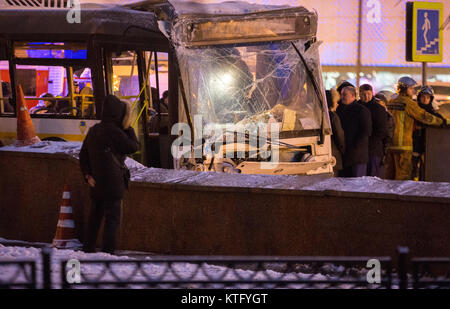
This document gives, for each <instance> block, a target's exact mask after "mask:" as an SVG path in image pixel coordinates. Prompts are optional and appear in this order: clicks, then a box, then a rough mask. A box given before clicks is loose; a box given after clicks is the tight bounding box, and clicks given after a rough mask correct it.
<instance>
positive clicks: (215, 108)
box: [176, 40, 328, 138]
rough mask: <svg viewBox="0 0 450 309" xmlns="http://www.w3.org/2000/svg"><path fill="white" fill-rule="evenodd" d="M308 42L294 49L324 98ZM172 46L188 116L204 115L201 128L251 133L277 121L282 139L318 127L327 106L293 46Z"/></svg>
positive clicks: (316, 61)
mask: <svg viewBox="0 0 450 309" xmlns="http://www.w3.org/2000/svg"><path fill="white" fill-rule="evenodd" d="M306 42H307V41H306V40H298V41H297V42H296V46H297V48H298V49H299V51H300V52H301V53H302V54H303V56H304V58H305V60H306V62H307V65H308V67H309V68H312V69H313V74H314V76H315V78H316V83H317V84H318V85H319V91H320V92H321V93H320V95H321V96H322V98H321V99H322V100H323V88H322V87H321V85H322V82H321V76H320V72H319V71H320V66H319V56H318V50H317V48H316V46H311V47H310V48H309V49H308V51H307V52H305V47H304V46H305V43H306ZM176 48H177V55H178V61H179V63H180V68H182V70H181V71H182V79H183V83H184V88H185V91H186V98H187V101H188V102H187V103H188V106H189V109H190V111H189V112H190V115H191V117H193V116H194V115H202V117H203V126H204V127H210V128H212V129H214V128H223V127H224V126H225V125H226V127H227V129H230V128H231V129H233V128H239V130H236V131H240V130H248V131H251V128H254V127H255V125H256V126H259V125H261V124H268V123H278V124H279V127H280V128H281V133H280V138H282V137H283V132H287V131H291V132H292V131H303V130H314V129H320V128H321V125H322V121H323V119H322V117H323V115H324V113H323V109H322V108H325V107H322V106H321V102H320V101H319V98H318V96H317V94H316V93H315V90H314V88H313V85H312V82H311V80H310V79H309V77H308V76H307V72H306V69H305V67H304V65H303V63H302V62H301V60H300V57H299V55H298V54H297V52H296V50H295V49H294V47H293V46H292V43H291V42H288V41H280V42H267V43H253V44H251V45H225V46H223V45H222V46H208V47H202V48H186V47H184V46H181V45H178V46H177V47H176ZM318 68H319V70H318ZM324 125H325V126H326V127H328V120H327V119H325V122H324Z"/></svg>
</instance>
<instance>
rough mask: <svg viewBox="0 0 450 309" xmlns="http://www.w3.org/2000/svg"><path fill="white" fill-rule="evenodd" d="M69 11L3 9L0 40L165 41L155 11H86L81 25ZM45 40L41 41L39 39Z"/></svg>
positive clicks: (104, 9) (102, 9)
mask: <svg viewBox="0 0 450 309" xmlns="http://www.w3.org/2000/svg"><path fill="white" fill-rule="evenodd" d="M68 13H69V11H68V10H61V9H53V10H52V9H42V10H41V9H34V10H17V9H11V10H0V29H2V31H1V34H0V37H3V38H5V39H15V38H17V37H23V36H27V37H36V38H39V36H42V35H46V37H47V38H48V39H49V40H51V39H52V36H58V37H61V36H62V35H64V36H67V38H73V37H77V38H79V39H87V38H89V37H91V36H93V35H99V36H121V37H122V36H127V37H139V38H140V39H148V38H152V39H154V38H157V37H159V38H164V39H165V37H164V35H163V34H162V33H161V32H160V31H159V28H158V23H157V19H156V16H155V14H154V13H152V12H141V11H136V10H129V9H126V8H119V7H108V8H95V9H90V8H82V10H81V11H80V17H81V23H69V22H68V21H67V16H68ZM39 39H41V38H39Z"/></svg>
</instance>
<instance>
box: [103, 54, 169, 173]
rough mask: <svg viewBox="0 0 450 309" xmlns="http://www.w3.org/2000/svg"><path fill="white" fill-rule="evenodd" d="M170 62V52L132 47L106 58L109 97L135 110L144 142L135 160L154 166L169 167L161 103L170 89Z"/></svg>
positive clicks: (136, 124) (164, 106) (164, 109)
mask: <svg viewBox="0 0 450 309" xmlns="http://www.w3.org/2000/svg"><path fill="white" fill-rule="evenodd" d="M167 59H168V57H167V53H160V52H156V51H142V50H139V49H132V48H124V49H121V50H117V48H110V49H107V51H106V57H105V75H106V82H107V87H106V88H107V92H108V94H114V95H116V96H117V97H119V98H120V99H121V100H127V101H128V102H130V103H131V105H132V108H133V117H132V119H133V122H132V126H133V128H134V129H135V132H136V134H137V136H138V139H139V141H140V142H141V149H140V151H139V152H138V153H136V154H135V155H134V159H136V160H137V161H139V162H141V163H143V164H145V165H147V166H152V167H166V168H168V167H169V166H168V165H167V164H166V163H165V162H169V158H166V157H167V155H166V152H167V149H168V147H169V146H168V129H167V127H168V106H167V102H161V100H160V98H162V96H163V93H164V92H165V91H166V90H167V89H168V60H167ZM158 68H159V70H158ZM159 71H161V72H159ZM166 101H167V100H166ZM161 152H163V153H164V155H161ZM161 158H164V159H163V160H161Z"/></svg>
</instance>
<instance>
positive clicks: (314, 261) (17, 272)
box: [0, 247, 450, 289]
mask: <svg viewBox="0 0 450 309" xmlns="http://www.w3.org/2000/svg"><path fill="white" fill-rule="evenodd" d="M51 250H52V249H51V248H48V247H44V248H43V249H42V253H41V258H42V260H41V262H42V267H41V271H40V273H39V275H40V278H42V283H41V284H38V283H37V281H36V263H37V261H33V260H20V261H15V260H14V261H13V260H9V261H0V288H29V289H36V288H44V289H50V288H63V289H77V288H164V289H169V288H170V289H172V288H191V289H198V288H201V289H205V288H206V289H209V288H213V289H223V288H225V289H226V288H234V289H241V288H244V289H254V288H257V289H261V288H262V289H277V288H281V289H284V288H289V289H309V288H316V289H329V288H331V289H361V288H362V289H407V288H414V289H419V288H422V289H423V288H427V289H441V288H444V289H445V288H450V258H412V259H409V250H408V248H404V247H400V248H399V250H398V256H397V261H398V264H397V265H396V267H395V269H394V268H393V266H392V259H391V258H390V257H261V256H252V257H235V256H221V257H218V256H152V257H151V258H146V259H132V258H129V257H127V258H123V259H122V258H118V259H110V260H79V261H78V260H61V261H53V264H52V257H51ZM370 260H372V261H377V263H379V265H378V266H379V275H380V276H379V280H378V281H377V280H372V281H371V280H370V278H371V273H370V271H371V267H372V266H371V265H369V264H370V263H368V261H370ZM74 261H75V262H76V263H79V264H78V267H79V268H78V270H79V280H78V281H77V280H73V279H74V278H73V277H71V276H70V273H71V272H73V270H74V268H73V266H74V264H73V263H74ZM409 267H412V268H411V269H412V273H411V272H409ZM75 269H76V268H75ZM394 271H395V272H394ZM55 272H60V274H59V278H61V281H60V283H55V282H53V283H52V273H53V278H57V276H58V275H57V274H55ZM55 276H56V277H55ZM372 279H374V278H372Z"/></svg>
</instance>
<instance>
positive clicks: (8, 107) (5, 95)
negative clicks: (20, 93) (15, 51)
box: [0, 61, 15, 115]
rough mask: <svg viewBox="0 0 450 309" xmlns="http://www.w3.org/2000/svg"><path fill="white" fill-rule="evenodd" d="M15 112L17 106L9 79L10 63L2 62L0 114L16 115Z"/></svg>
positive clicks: (0, 70) (0, 64)
mask: <svg viewBox="0 0 450 309" xmlns="http://www.w3.org/2000/svg"><path fill="white" fill-rule="evenodd" d="M14 110H15V106H14V102H13V99H12V91H11V81H10V77H9V62H8V61H0V114H1V115H8V114H14Z"/></svg>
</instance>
